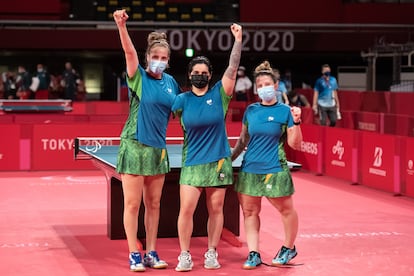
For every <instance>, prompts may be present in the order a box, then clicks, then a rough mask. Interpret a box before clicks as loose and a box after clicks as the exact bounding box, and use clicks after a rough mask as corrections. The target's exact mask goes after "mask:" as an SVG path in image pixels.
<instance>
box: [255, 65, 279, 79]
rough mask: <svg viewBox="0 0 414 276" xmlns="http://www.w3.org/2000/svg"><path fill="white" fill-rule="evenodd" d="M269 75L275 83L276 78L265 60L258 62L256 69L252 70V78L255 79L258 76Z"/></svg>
mask: <svg viewBox="0 0 414 276" xmlns="http://www.w3.org/2000/svg"><path fill="white" fill-rule="evenodd" d="M263 75H265V76H270V77H271V78H272V79H273V81H274V82H275V83H276V82H277V79H276V77H275V75H274V74H273V69H272V67H271V66H270V63H269V62H268V61H267V60H265V61H263V62H262V63H260V64H259V65H258V66H257V67H256V69H255V70H254V78H255V79H256V78H257V77H258V76H263Z"/></svg>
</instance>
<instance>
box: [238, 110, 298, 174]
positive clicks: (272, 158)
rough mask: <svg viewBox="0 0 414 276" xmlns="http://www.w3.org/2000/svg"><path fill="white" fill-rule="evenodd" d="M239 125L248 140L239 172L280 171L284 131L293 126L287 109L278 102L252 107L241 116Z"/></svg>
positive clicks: (261, 172)
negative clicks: (245, 132) (243, 126)
mask: <svg viewBox="0 0 414 276" xmlns="http://www.w3.org/2000/svg"><path fill="white" fill-rule="evenodd" d="M243 124H244V125H245V126H246V127H247V131H248V134H249V137H250V140H249V143H248V145H247V150H246V153H245V154H244V157H243V161H242V167H241V171H243V172H248V173H254V174H268V173H276V172H280V171H282V167H281V162H283V163H285V162H286V155H285V151H284V145H285V141H286V138H287V134H286V131H287V128H288V127H292V126H293V117H292V114H291V112H290V107H289V106H287V105H285V104H282V103H278V102H277V103H276V104H274V105H270V106H266V105H262V104H261V103H253V104H251V105H249V106H248V107H247V109H246V111H245V113H244V116H243Z"/></svg>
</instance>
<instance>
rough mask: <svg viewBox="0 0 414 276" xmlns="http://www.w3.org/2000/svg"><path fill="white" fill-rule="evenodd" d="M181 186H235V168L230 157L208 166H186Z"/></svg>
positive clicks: (181, 175)
mask: <svg viewBox="0 0 414 276" xmlns="http://www.w3.org/2000/svg"><path fill="white" fill-rule="evenodd" d="M180 184H182V185H190V186H193V187H218V186H223V185H231V184H233V166H232V162H231V158H230V157H226V158H223V159H221V160H219V161H216V162H211V163H207V164H201V165H194V166H184V165H183V168H182V169H181V174H180Z"/></svg>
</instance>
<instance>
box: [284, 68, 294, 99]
mask: <svg viewBox="0 0 414 276" xmlns="http://www.w3.org/2000/svg"><path fill="white" fill-rule="evenodd" d="M283 82H284V83H285V86H286V90H287V93H288V94H289V92H291V91H292V90H293V85H292V73H291V72H290V70H286V71H285V75H284V76H283Z"/></svg>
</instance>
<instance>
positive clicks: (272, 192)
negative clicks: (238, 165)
mask: <svg viewBox="0 0 414 276" xmlns="http://www.w3.org/2000/svg"><path fill="white" fill-rule="evenodd" d="M234 189H235V190H236V192H239V193H242V194H246V195H250V196H265V197H283V196H289V195H292V194H293V193H294V192H295V188H294V187H293V181H292V176H291V174H290V171H289V168H287V169H284V170H283V171H281V172H277V173H269V174H254V173H247V172H239V174H238V178H237V181H236V185H235V187H234Z"/></svg>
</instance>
